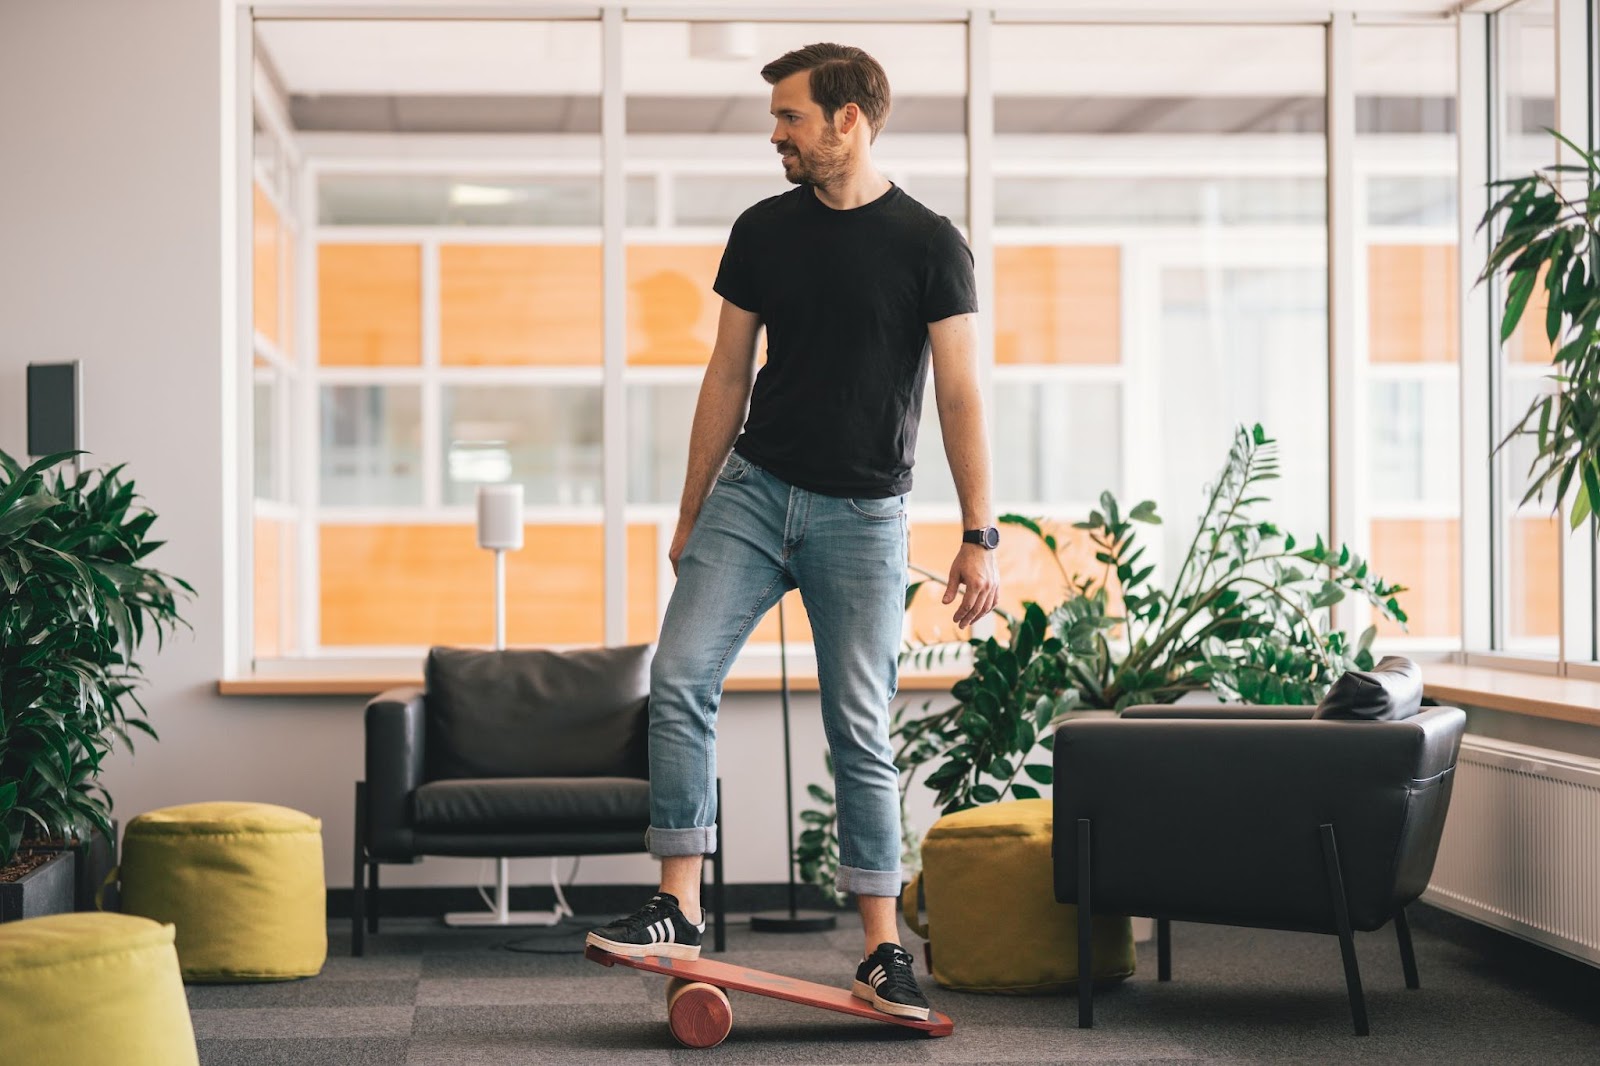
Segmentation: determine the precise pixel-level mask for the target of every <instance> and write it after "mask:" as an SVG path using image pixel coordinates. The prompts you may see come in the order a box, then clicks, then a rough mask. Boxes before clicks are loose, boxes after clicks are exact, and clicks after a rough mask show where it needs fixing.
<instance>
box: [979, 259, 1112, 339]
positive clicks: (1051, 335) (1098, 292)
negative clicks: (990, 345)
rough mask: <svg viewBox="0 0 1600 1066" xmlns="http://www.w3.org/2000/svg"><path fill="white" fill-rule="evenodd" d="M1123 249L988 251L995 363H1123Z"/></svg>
mask: <svg viewBox="0 0 1600 1066" xmlns="http://www.w3.org/2000/svg"><path fill="white" fill-rule="evenodd" d="M1121 270H1122V249H1121V248H1120V247H1119V246H1117V245H1060V246H1055V247H1050V246H1042V247H1041V246H1019V247H1004V248H996V249H995V312H994V347H995V352H994V357H995V362H996V363H1119V362H1121V361H1122V274H1121Z"/></svg>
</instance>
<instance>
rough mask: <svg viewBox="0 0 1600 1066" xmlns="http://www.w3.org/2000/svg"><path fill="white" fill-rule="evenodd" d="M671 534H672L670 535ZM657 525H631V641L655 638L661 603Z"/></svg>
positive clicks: (641, 641)
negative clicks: (658, 581) (659, 601)
mask: <svg viewBox="0 0 1600 1066" xmlns="http://www.w3.org/2000/svg"><path fill="white" fill-rule="evenodd" d="M667 535H668V536H671V534H670V533H668V534H667ZM659 565H660V564H659V563H658V562H657V551H656V527H655V526H653V525H648V524H645V523H643V522H638V523H634V524H633V525H630V526H629V527H628V643H629V644H649V643H652V642H654V641H655V639H656V637H657V635H658V633H659V631H660V628H661V626H660V623H659V622H658V621H657V619H658V617H659V616H660V614H661V605H659V604H658V603H657V602H656V600H657V597H656V581H657V577H658V574H657V568H658V567H659Z"/></svg>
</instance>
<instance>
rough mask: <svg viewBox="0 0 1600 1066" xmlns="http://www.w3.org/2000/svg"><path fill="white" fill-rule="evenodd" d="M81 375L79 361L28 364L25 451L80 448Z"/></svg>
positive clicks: (43, 452)
mask: <svg viewBox="0 0 1600 1066" xmlns="http://www.w3.org/2000/svg"><path fill="white" fill-rule="evenodd" d="M82 427H83V376H82V373H81V370H80V364H79V362H78V360H76V359H74V360H73V361H72V362H70V363H29V364H28V454H29V455H32V456H36V457H37V456H45V455H54V454H55V453H56V452H70V451H76V450H78V449H81V448H82V447H83V429H82Z"/></svg>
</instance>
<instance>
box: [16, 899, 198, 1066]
mask: <svg viewBox="0 0 1600 1066" xmlns="http://www.w3.org/2000/svg"><path fill="white" fill-rule="evenodd" d="M0 1058H3V1059H4V1060H5V1061H7V1062H16V1063H24V1062H25V1063H28V1064H29V1066H83V1064H84V1063H91V1062H115V1063H117V1064H118V1066H198V1064H199V1061H200V1057H199V1055H198V1054H196V1052H195V1044H194V1026H193V1025H192V1024H191V1023H190V1021H189V1004H188V1002H187V1001H186V1000H185V998H184V994H183V979H182V978H181V977H180V976H179V975H178V956H177V954H176V953H175V952H174V951H173V949H172V926H170V925H159V924H157V923H156V922H152V921H147V920H146V919H144V918H133V917H129V916H128V915H125V914H100V913H93V912H91V913H87V914H52V915H49V916H47V917H44V918H29V919H28V920H26V921H21V922H7V923H5V924H4V925H0Z"/></svg>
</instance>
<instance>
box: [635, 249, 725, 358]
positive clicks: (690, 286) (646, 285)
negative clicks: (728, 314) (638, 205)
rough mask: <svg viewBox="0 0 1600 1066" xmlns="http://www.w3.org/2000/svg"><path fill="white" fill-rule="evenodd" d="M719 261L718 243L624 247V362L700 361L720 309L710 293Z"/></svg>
mask: <svg viewBox="0 0 1600 1066" xmlns="http://www.w3.org/2000/svg"><path fill="white" fill-rule="evenodd" d="M721 262H722V246H721V245H704V244H701V245H654V244H636V245H633V246H632V247H630V248H629V249H628V362H629V364H631V365H633V366H704V365H705V363H706V362H707V361H708V360H709V359H710V358H711V349H712V346H713V345H715V344H716V341H717V318H718V316H719V315H720V314H721V311H722V297H720V296H718V295H717V294H716V293H715V292H712V291H711V286H712V284H713V283H714V282H715V281H716V280H717V267H718V265H719V264H720V263H721Z"/></svg>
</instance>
